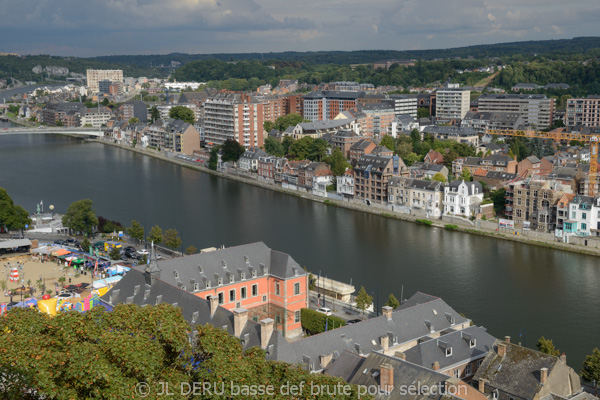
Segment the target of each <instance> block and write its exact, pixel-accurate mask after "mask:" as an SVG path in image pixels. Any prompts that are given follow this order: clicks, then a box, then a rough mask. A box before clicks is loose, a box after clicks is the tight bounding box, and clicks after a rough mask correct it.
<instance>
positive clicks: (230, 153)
mask: <svg viewBox="0 0 600 400" xmlns="http://www.w3.org/2000/svg"><path fill="white" fill-rule="evenodd" d="M245 151H246V148H245V147H244V146H242V145H241V144H239V143H238V142H237V141H236V140H233V139H227V140H226V141H225V143H223V146H221V160H222V161H223V162H227V161H237V160H239V159H240V157H241V156H242V155H243V154H244V152H245Z"/></svg>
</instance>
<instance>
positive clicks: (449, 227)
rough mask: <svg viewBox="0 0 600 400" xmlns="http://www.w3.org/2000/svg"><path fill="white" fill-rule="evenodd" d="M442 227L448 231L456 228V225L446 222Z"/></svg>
mask: <svg viewBox="0 0 600 400" xmlns="http://www.w3.org/2000/svg"><path fill="white" fill-rule="evenodd" d="M444 228H446V229H448V230H449V231H455V230H457V229H458V225H452V224H446V225H444Z"/></svg>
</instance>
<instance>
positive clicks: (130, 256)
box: [125, 250, 138, 260]
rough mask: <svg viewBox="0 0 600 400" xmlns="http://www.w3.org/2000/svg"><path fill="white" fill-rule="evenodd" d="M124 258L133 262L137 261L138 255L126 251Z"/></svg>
mask: <svg viewBox="0 0 600 400" xmlns="http://www.w3.org/2000/svg"><path fill="white" fill-rule="evenodd" d="M125 257H128V258H133V259H134V260H137V258H138V255H137V253H136V252H135V251H129V250H126V251H125Z"/></svg>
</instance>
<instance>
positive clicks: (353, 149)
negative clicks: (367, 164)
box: [348, 138, 377, 161]
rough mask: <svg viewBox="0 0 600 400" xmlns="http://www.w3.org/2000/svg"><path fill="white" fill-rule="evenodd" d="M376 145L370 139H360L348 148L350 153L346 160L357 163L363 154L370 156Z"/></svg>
mask: <svg viewBox="0 0 600 400" xmlns="http://www.w3.org/2000/svg"><path fill="white" fill-rule="evenodd" d="M376 147H377V145H376V144H375V143H374V142H373V141H372V140H371V139H367V138H365V139H361V140H359V141H358V142H356V143H355V144H353V145H352V146H350V152H349V157H348V159H350V160H352V161H358V159H359V158H361V157H362V156H363V155H365V154H371V152H372V151H373V150H375V148H376Z"/></svg>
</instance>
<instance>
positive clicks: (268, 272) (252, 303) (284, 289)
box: [158, 242, 308, 337]
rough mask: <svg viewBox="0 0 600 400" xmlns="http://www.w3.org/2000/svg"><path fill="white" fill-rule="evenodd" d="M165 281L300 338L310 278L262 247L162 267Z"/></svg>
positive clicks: (163, 263)
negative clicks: (215, 300)
mask: <svg viewBox="0 0 600 400" xmlns="http://www.w3.org/2000/svg"><path fill="white" fill-rule="evenodd" d="M158 266H159V268H160V270H161V278H160V279H161V280H163V281H165V282H167V283H169V284H171V285H173V286H177V287H179V288H180V289H181V290H185V291H187V292H190V293H193V294H194V295H196V296H198V297H202V298H204V299H210V298H211V297H216V298H218V302H219V305H220V306H222V307H224V308H226V309H228V310H234V309H236V308H237V309H239V308H244V309H246V310H248V318H251V319H252V320H253V321H255V322H258V321H260V320H263V319H265V318H272V319H273V320H274V321H275V328H276V329H278V330H279V331H281V332H282V334H283V335H284V336H286V337H293V336H299V335H301V334H302V326H301V323H300V310H301V309H302V308H306V307H308V274H307V273H306V272H305V271H304V269H303V268H302V267H301V266H300V265H299V264H298V263H297V262H296V261H295V260H294V259H293V258H292V257H291V256H290V255H289V254H286V253H281V252H278V251H275V250H272V249H270V248H269V247H267V245H265V244H264V243H262V242H259V243H253V244H247V245H242V246H236V247H230V248H226V249H223V250H217V251H213V252H208V253H202V254H195V255H191V256H186V257H180V258H174V259H171V260H164V261H160V262H159V263H158Z"/></svg>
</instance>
